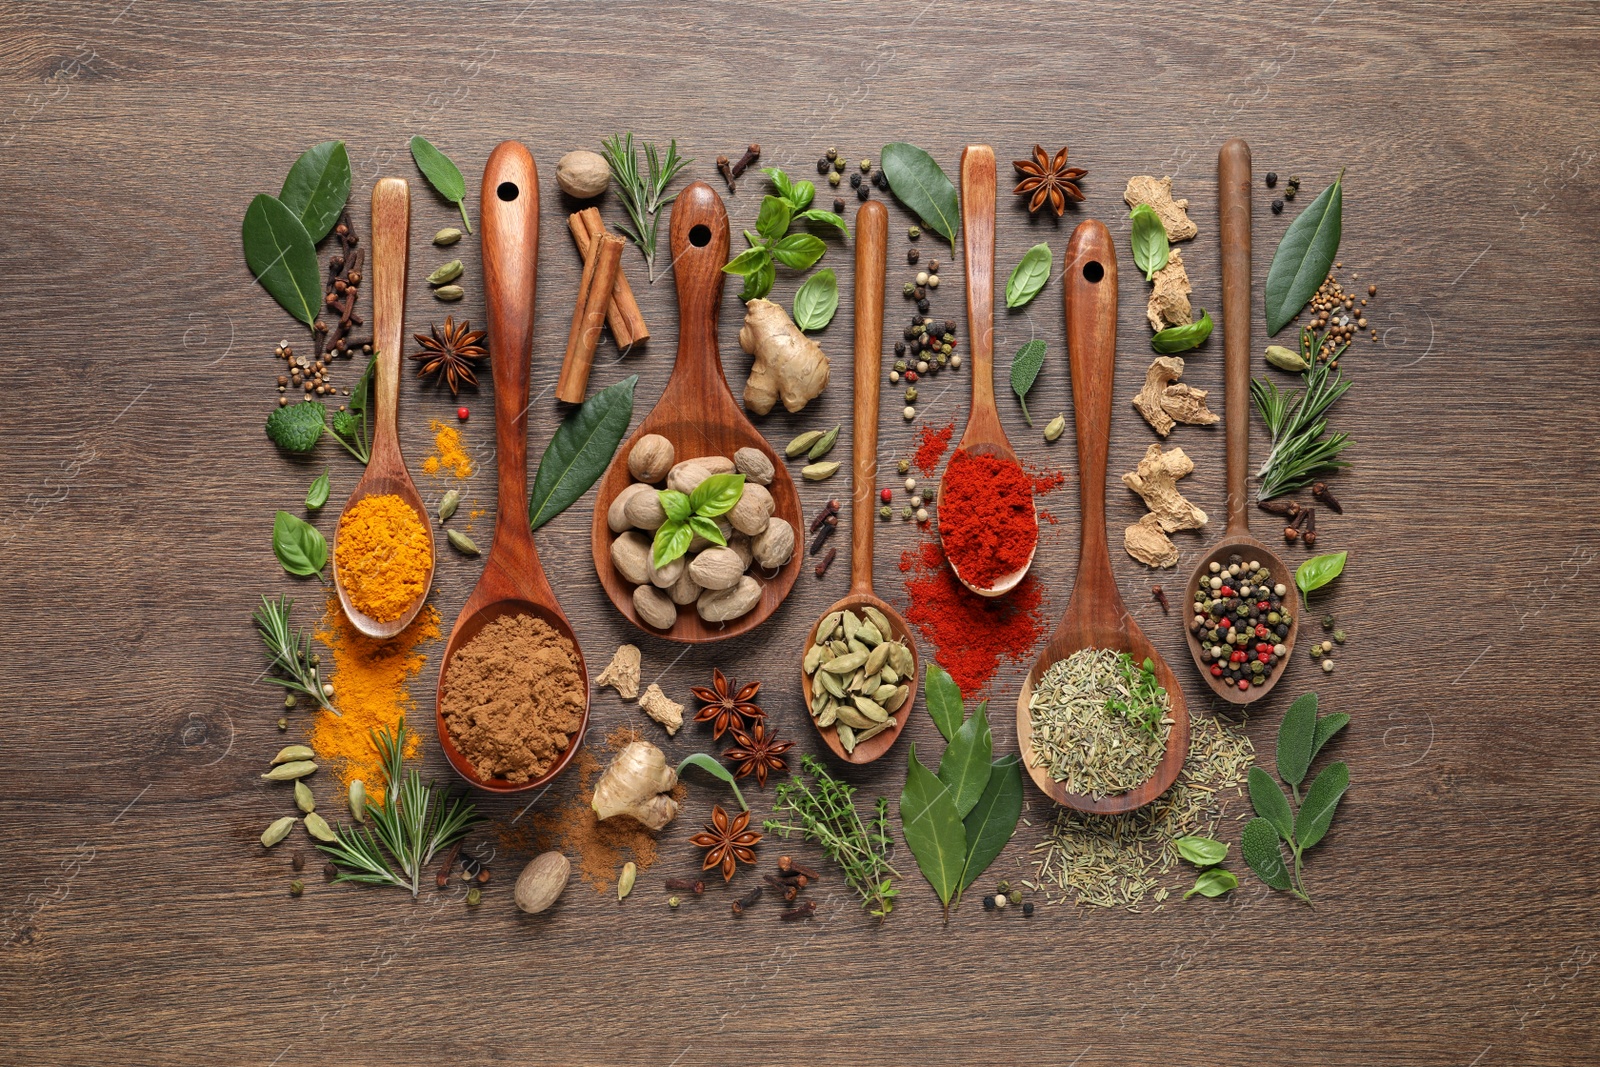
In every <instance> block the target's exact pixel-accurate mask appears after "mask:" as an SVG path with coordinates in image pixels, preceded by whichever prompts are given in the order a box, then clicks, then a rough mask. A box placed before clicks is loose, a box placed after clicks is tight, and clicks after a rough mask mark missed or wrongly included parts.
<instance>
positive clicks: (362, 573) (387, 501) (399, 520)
mask: <svg viewBox="0 0 1600 1067" xmlns="http://www.w3.org/2000/svg"><path fill="white" fill-rule="evenodd" d="M432 563H433V541H432V538H430V537H429V536H428V530H427V527H425V526H423V524H422V520H421V519H419V518H418V517H417V513H416V512H415V511H413V510H412V508H411V505H410V504H408V503H406V501H405V500H404V499H402V498H401V497H399V496H397V495H396V494H394V493H381V494H379V495H376V496H369V497H364V498H363V499H361V500H358V501H356V502H355V503H354V504H352V505H351V506H350V507H349V508H348V509H347V510H346V511H345V513H344V515H342V516H341V517H340V519H339V536H338V539H337V540H336V542H335V548H334V557H333V565H334V569H335V570H336V571H337V572H338V575H339V581H340V582H341V583H342V584H343V585H344V589H345V592H346V593H347V594H349V597H350V603H351V604H353V605H354V606H355V608H356V609H357V610H358V611H360V612H361V613H362V614H364V615H367V616H369V617H370V618H373V619H376V620H377V621H378V622H393V621H394V620H395V619H398V618H399V617H400V616H402V615H404V614H405V613H406V609H407V608H409V607H410V606H411V605H412V604H414V603H416V600H417V598H418V597H420V596H422V595H423V594H424V593H426V592H427V580H428V572H429V570H430V569H431V566H432Z"/></svg>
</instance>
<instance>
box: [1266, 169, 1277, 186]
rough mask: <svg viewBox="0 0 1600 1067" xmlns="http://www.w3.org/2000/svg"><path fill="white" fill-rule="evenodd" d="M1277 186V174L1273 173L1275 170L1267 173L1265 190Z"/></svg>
mask: <svg viewBox="0 0 1600 1067" xmlns="http://www.w3.org/2000/svg"><path fill="white" fill-rule="evenodd" d="M1277 184H1278V172H1277V171H1275V170H1269V171H1267V188H1268V189H1271V188H1272V187H1274V186H1275V185H1277Z"/></svg>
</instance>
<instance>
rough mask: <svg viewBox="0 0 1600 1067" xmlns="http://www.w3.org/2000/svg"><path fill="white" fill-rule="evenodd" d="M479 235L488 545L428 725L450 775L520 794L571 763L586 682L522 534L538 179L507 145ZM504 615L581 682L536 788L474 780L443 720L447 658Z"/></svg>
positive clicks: (497, 162) (496, 156)
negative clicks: (566, 733)
mask: <svg viewBox="0 0 1600 1067" xmlns="http://www.w3.org/2000/svg"><path fill="white" fill-rule="evenodd" d="M478 217H479V219H480V220H481V225H482V227H483V284H484V295H485V298H486V302H487V304H488V310H489V366H490V368H491V370H493V372H494V441H495V466H496V468H497V473H498V476H499V485H498V500H497V502H496V505H495V516H494V545H493V547H492V548H490V550H489V559H488V562H487V563H485V564H484V567H483V574H482V575H481V576H480V577H479V578H478V584H477V586H476V587H475V588H474V589H473V590H472V595H471V596H469V597H468V598H467V602H466V604H465V605H464V606H463V607H462V609H461V614H460V616H458V617H457V618H456V624H455V627H454V628H453V629H452V630H451V631H450V641H449V643H448V644H446V645H445V649H444V659H443V660H442V661H441V663H440V666H439V690H438V701H437V704H436V710H435V718H436V719H437V722H438V727H439V747H440V748H441V749H443V750H444V755H445V758H446V759H448V760H449V761H450V766H452V767H454V768H455V769H456V772H457V773H459V774H460V775H461V777H463V778H465V779H466V780H467V781H468V782H470V783H471V784H473V785H475V786H477V787H478V788H479V789H487V790H489V791H490V792H494V793H520V792H522V791H523V790H527V789H537V788H539V787H540V786H542V785H544V784H545V783H546V782H548V781H550V780H551V779H552V778H554V777H555V776H556V775H558V774H560V773H561V771H562V769H563V768H564V767H566V765H567V764H568V763H570V762H571V761H572V757H573V756H574V755H576V754H577V752H578V748H579V743H580V741H581V740H582V738H583V731H584V729H585V728H586V727H587V726H588V725H589V684H588V678H589V672H588V670H587V669H586V668H585V667H584V664H583V649H581V648H579V647H578V641H577V638H576V637H574V636H573V633H572V624H571V623H569V622H568V621H567V617H566V615H564V614H562V611H561V605H560V604H558V603H557V602H556V595H555V593H554V592H553V591H552V590H551V588H550V583H549V582H548V581H546V580H545V576H544V568H543V567H541V566H540V565H539V550H538V549H537V548H535V547H534V544H533V531H532V529H531V528H530V527H529V526H528V378H529V370H530V365H531V363H532V359H533V297H534V288H535V284H536V281H537V271H538V267H537V264H538V256H539V174H538V171H537V169H535V167H534V165H533V156H531V155H529V154H528V150H527V149H526V148H524V147H523V146H522V145H521V144H518V143H517V142H516V141H502V142H501V143H500V144H499V145H497V146H496V147H495V150H494V151H493V152H491V153H490V154H489V161H488V163H486V164H485V165H484V168H483V191H482V193H481V194H480V198H479V204H478ZM505 615H534V616H537V617H538V618H541V619H543V620H544V621H545V622H546V623H548V624H549V625H550V626H551V627H552V628H553V629H555V630H556V631H558V632H559V633H560V634H561V635H562V636H564V637H565V638H566V639H567V640H569V641H571V642H572V648H573V651H574V652H575V653H576V654H577V657H578V674H579V675H580V676H581V677H582V678H583V679H584V685H583V717H582V719H581V721H580V722H579V724H578V729H577V730H576V731H575V732H574V733H573V735H572V737H571V739H570V740H569V741H568V742H567V747H566V749H565V750H563V751H562V753H561V755H560V756H558V757H557V758H556V761H555V762H554V763H553V764H551V765H550V768H549V769H548V770H546V771H545V772H544V773H543V774H541V775H540V776H539V777H537V778H531V779H529V780H528V781H526V782H512V781H509V780H507V779H505V778H487V779H486V778H480V777H479V776H478V774H477V772H476V771H474V770H473V768H472V764H470V763H468V762H467V761H466V759H465V758H463V757H462V755H461V752H460V750H459V749H457V748H456V745H455V742H454V741H453V740H452V739H451V737H450V730H449V727H448V726H447V725H446V724H445V720H444V687H445V680H446V678H447V677H448V676H449V674H450V661H451V660H452V659H453V658H454V657H455V654H456V651H457V650H458V649H460V648H461V646H463V645H465V644H466V643H467V642H468V641H471V640H472V639H473V638H474V637H476V636H477V634H478V631H480V630H482V629H483V628H484V627H485V626H487V625H488V624H489V623H491V622H493V621H494V620H496V619H498V618H500V617H502V616H505Z"/></svg>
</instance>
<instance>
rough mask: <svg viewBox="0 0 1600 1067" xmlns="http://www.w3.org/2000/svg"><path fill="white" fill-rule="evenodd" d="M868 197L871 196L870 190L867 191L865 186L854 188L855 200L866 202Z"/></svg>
mask: <svg viewBox="0 0 1600 1067" xmlns="http://www.w3.org/2000/svg"><path fill="white" fill-rule="evenodd" d="M870 196H872V190H871V189H868V188H867V187H866V186H865V185H858V186H856V199H857V200H866V199H867V198H868V197H870Z"/></svg>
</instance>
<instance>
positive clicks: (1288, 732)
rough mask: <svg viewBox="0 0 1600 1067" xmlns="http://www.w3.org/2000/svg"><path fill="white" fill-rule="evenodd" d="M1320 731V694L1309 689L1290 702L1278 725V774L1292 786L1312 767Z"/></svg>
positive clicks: (1298, 782)
mask: <svg viewBox="0 0 1600 1067" xmlns="http://www.w3.org/2000/svg"><path fill="white" fill-rule="evenodd" d="M1316 732H1317V694H1315V693H1306V694H1305V695H1304V696H1301V697H1299V698H1298V699H1296V700H1295V702H1294V703H1293V704H1290V705H1289V710H1288V711H1286V712H1284V713H1283V722H1281V723H1280V724H1279V725H1278V777H1279V778H1282V779H1283V780H1284V781H1285V782H1288V783H1289V784H1290V785H1292V786H1298V785H1299V784H1300V783H1301V782H1303V781H1305V779H1306V772H1307V771H1308V770H1310V769H1311V756H1312V752H1313V749H1312V740H1313V738H1314V737H1315V736H1316ZM1274 788H1276V787H1274ZM1259 814H1262V815H1265V814H1266V812H1264V811H1263V812H1259Z"/></svg>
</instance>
